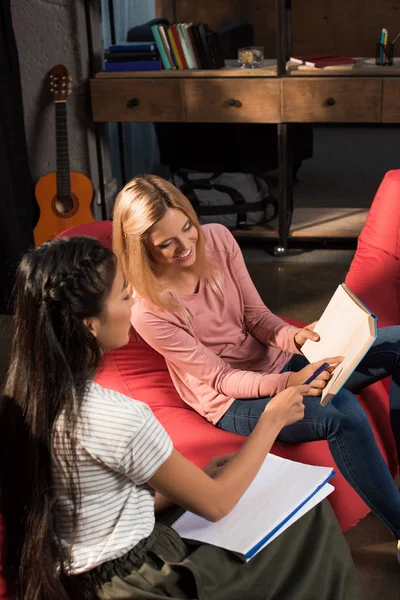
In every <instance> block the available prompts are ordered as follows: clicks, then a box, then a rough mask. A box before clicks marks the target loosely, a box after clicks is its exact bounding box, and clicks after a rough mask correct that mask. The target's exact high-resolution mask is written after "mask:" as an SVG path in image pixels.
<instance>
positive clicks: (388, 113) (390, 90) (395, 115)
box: [382, 77, 400, 123]
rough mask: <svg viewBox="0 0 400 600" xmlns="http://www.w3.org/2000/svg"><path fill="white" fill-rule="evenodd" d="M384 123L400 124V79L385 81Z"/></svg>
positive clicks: (383, 96) (383, 97) (383, 98)
mask: <svg viewBox="0 0 400 600" xmlns="http://www.w3.org/2000/svg"><path fill="white" fill-rule="evenodd" d="M382 123H400V79H399V78H398V77H396V78H395V79H391V78H390V77H388V78H386V79H384V80H383V94H382Z"/></svg>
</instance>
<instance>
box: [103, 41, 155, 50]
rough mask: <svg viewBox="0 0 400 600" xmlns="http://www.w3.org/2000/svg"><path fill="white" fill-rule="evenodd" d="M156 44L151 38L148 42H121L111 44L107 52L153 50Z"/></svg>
mask: <svg viewBox="0 0 400 600" xmlns="http://www.w3.org/2000/svg"><path fill="white" fill-rule="evenodd" d="M156 49H157V48H156V44H155V43H154V41H153V40H151V41H148V42H121V43H120V44H111V45H110V48H109V52H154V51H155V50H156Z"/></svg>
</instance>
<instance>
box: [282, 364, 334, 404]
mask: <svg viewBox="0 0 400 600" xmlns="http://www.w3.org/2000/svg"><path fill="white" fill-rule="evenodd" d="M342 360H343V356H335V357H334V358H324V359H323V360H319V361H318V362H315V363H311V364H309V365H307V366H306V367H304V368H303V369H301V371H297V373H295V372H293V373H290V375H289V377H288V380H287V383H286V389H289V388H291V387H292V386H298V385H302V384H304V382H305V381H307V379H309V378H310V377H311V375H312V374H313V373H314V371H316V370H317V369H318V368H319V367H320V366H321V365H322V364H324V363H325V362H326V363H328V365H329V366H328V367H327V368H326V370H325V371H322V373H320V374H319V375H318V377H317V378H316V379H314V380H313V381H312V382H311V383H310V384H309V386H308V387H309V388H310V393H309V394H307V395H308V396H320V395H321V394H322V390H323V389H324V387H325V386H326V384H327V382H328V381H329V380H330V378H331V374H332V371H333V370H334V368H335V367H336V365H338V364H339V363H341V362H342Z"/></svg>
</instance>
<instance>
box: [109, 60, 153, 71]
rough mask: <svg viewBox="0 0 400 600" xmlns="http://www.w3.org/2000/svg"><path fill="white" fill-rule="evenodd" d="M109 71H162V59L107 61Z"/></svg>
mask: <svg viewBox="0 0 400 600" xmlns="http://www.w3.org/2000/svg"><path fill="white" fill-rule="evenodd" d="M105 70H106V71H108V72H115V73H117V72H119V71H161V60H135V61H129V62H108V61H106V62H105Z"/></svg>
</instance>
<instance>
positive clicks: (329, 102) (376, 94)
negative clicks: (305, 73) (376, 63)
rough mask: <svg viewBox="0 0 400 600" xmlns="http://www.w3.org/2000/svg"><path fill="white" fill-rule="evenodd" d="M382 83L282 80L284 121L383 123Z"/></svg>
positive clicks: (377, 81) (371, 80)
mask: <svg viewBox="0 0 400 600" xmlns="http://www.w3.org/2000/svg"><path fill="white" fill-rule="evenodd" d="M381 86H382V81H381V79H370V78H369V79H367V78H361V77H360V78H357V79H347V78H332V79H320V78H318V79H317V78H315V77H314V78H310V79H309V78H307V79H299V78H292V79H291V78H287V79H283V80H282V96H283V98H282V121H283V122H287V123H290V122H297V123H301V122H307V123H318V122H319V123H379V122H380V119H381Z"/></svg>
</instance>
